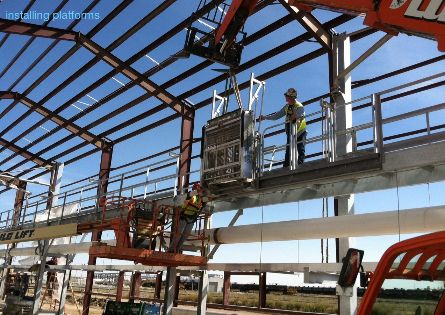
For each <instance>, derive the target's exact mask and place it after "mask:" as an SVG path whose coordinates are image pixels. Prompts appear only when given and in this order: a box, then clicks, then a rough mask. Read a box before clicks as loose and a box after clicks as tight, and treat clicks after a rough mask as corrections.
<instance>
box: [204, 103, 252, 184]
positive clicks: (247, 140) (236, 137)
mask: <svg viewBox="0 0 445 315" xmlns="http://www.w3.org/2000/svg"><path fill="white" fill-rule="evenodd" d="M254 116H255V115H254V113H253V111H252V110H244V109H237V110H234V111H232V112H229V113H225V114H223V115H221V116H218V117H215V118H213V119H211V120H209V121H208V122H207V124H206V125H205V126H204V127H203V132H202V135H203V137H202V143H201V159H202V163H201V183H202V184H203V185H204V186H205V187H207V188H208V189H210V190H211V191H215V190H217V188H218V186H219V185H221V184H224V186H225V187H227V186H237V185H243V184H245V183H250V182H252V180H253V179H254V169H255V165H254V164H255V157H254V141H255V137H254V135H255V130H254V123H255V117H254ZM231 184H232V185H231Z"/></svg>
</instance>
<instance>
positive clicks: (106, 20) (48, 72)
mask: <svg viewBox="0 0 445 315" xmlns="http://www.w3.org/2000/svg"><path fill="white" fill-rule="evenodd" d="M130 4H131V2H130V1H123V2H121V3H120V4H119V5H118V6H117V7H115V8H114V9H113V10H112V11H111V12H110V13H109V14H108V15H107V16H106V17H105V18H104V19H102V20H101V21H100V22H99V23H98V24H97V25H96V26H95V27H94V28H93V29H92V30H91V31H89V32H88V34H87V36H89V37H93V36H94V35H96V34H97V33H98V32H99V31H100V30H101V29H102V28H104V27H105V26H106V25H107V24H108V23H109V22H110V21H111V20H113V19H114V18H115V17H116V16H117V15H118V14H119V13H120V12H121V11H122V10H124V9H125V8H126V7H127V6H129V5H130ZM90 7H91V6H89V8H90ZM74 25H76V24H75V23H74V22H73V23H71V25H70V26H72V27H74ZM58 41H59V40H56V41H55V42H53V43H52V44H51V45H50V46H49V47H48V48H47V49H46V50H45V51H44V52H43V53H42V54H41V55H40V56H39V57H38V58H37V59H36V60H35V61H34V62H33V64H32V65H31V66H29V67H28V68H27V70H26V71H25V72H24V73H23V74H22V75H21V76H20V77H19V78H18V79H17V80H16V81H15V82H14V84H13V86H15V85H17V84H18V82H20V81H21V80H22V79H23V78H24V77H25V75H26V74H27V73H29V71H31V70H32V69H33V67H34V66H35V64H37V62H40V61H41V60H42V59H43V58H44V56H46V55H47V54H48V53H49V51H50V50H51V49H52V48H54V46H55V45H56V44H57V43H58ZM79 48H80V47H79V46H77V45H76V46H74V47H71V48H70V50H68V51H67V52H66V53H65V54H63V56H61V57H60V58H59V59H58V60H57V61H56V62H55V63H54V64H53V65H52V66H51V67H49V68H48V69H47V70H46V71H45V72H44V73H43V74H42V75H41V76H40V77H39V78H37V79H36V80H35V81H34V82H33V83H32V84H31V85H30V86H29V87H28V88H27V89H26V90H25V91H24V92H22V94H23V95H28V94H29V93H31V92H32V91H33V90H34V89H35V88H36V87H37V86H38V85H39V84H40V83H42V82H43V81H44V80H45V79H46V78H48V77H49V76H50V75H51V74H52V73H53V72H54V71H56V70H57V68H59V67H60V66H61V65H62V64H63V63H64V62H65V61H67V60H68V59H69V58H70V57H71V56H72V55H74V54H75V53H76V52H77V50H78V49H79ZM12 88H13V87H10V89H12ZM58 88H60V86H59V87H57V88H56V89H58ZM56 89H54V90H53V91H52V92H54V91H55V90H56ZM61 89H62V88H60V90H61ZM48 99H49V98H48ZM48 99H47V100H48ZM47 100H43V99H42V100H41V101H40V102H41V103H42V104H44V103H46V101H47ZM15 104H17V103H15V102H14V103H12V104H11V105H9V106H8V107H7V108H5V109H4V110H3V111H2V112H1V113H0V119H1V118H2V117H4V116H5V115H6V114H7V113H8V112H9V111H10V110H11V109H12V108H13V107H14V105H15ZM29 113H30V112H27V113H25V114H23V115H22V116H21V117H19V118H18V119H17V120H16V121H15V122H14V123H12V124H10V125H9V126H8V128H6V129H5V130H4V131H2V132H1V133H0V136H1V135H3V134H4V132H7V131H8V130H10V129H11V127H14V126H16V125H17V123H18V122H19V121H20V120H22V119H23V118H24V117H26V115H29ZM42 123H44V122H42Z"/></svg>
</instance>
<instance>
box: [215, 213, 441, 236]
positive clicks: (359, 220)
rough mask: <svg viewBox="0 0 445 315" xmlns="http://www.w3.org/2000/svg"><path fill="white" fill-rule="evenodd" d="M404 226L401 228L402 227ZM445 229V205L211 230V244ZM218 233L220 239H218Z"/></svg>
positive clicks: (392, 233)
mask: <svg viewBox="0 0 445 315" xmlns="http://www.w3.org/2000/svg"><path fill="white" fill-rule="evenodd" d="M399 223H400V228H399ZM440 230H445V206H437V207H428V208H415V209H410V210H402V211H400V215H399V212H398V211H397V210H396V211H388V212H378V213H366V214H355V215H346V216H340V217H329V218H318V219H305V220H294V221H285V222H272V223H264V224H251V225H242V226H234V227H223V228H219V229H213V230H209V231H208V235H209V236H210V244H217V243H221V244H237V243H253V242H273V241H291V240H309V239H322V238H342V237H362V236H378V235H394V234H396V235H397V234H399V233H400V234H407V233H425V232H434V231H440ZM215 234H216V237H215Z"/></svg>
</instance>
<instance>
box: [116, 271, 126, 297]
mask: <svg viewBox="0 0 445 315" xmlns="http://www.w3.org/2000/svg"><path fill="white" fill-rule="evenodd" d="M124 279H125V271H119V276H118V277H117V283H116V301H117V302H120V301H121V300H122V291H123V289H124Z"/></svg>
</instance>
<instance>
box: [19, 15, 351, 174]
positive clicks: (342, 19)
mask: <svg viewBox="0 0 445 315" xmlns="http://www.w3.org/2000/svg"><path fill="white" fill-rule="evenodd" d="M352 18H353V17H349V16H346V15H343V16H340V17H338V18H335V19H333V20H332V21H330V22H327V23H325V27H335V26H336V25H340V24H342V23H344V22H346V21H349V20H350V19H352ZM310 37H311V34H309V33H305V34H302V35H300V36H298V37H297V39H294V40H291V41H290V42H291V43H292V44H293V45H292V46H291V44H289V42H288V43H285V44H283V45H285V47H287V48H285V47H281V46H280V48H279V49H278V50H276V49H273V51H274V52H275V54H278V53H279V52H282V51H284V50H286V49H288V48H290V47H293V46H295V45H297V44H299V43H302V42H304V41H305V40H307V39H309V38H310ZM289 46H290V47H289ZM283 49H284V50H283ZM323 54H324V49H319V50H317V51H315V53H314V52H313V53H310V54H308V55H306V56H304V58H298V59H297V60H294V61H291V62H289V63H287V64H285V65H283V66H280V67H279V68H277V69H274V70H271V71H269V72H268V73H266V74H265V76H264V78H262V79H261V80H265V79H267V78H270V77H273V76H275V75H277V74H279V73H281V72H284V71H287V70H289V69H290V68H293V67H296V66H298V65H300V64H302V63H304V62H306V61H308V60H311V59H313V58H316V57H319V56H321V55H323ZM272 56H274V54H272V53H270V52H267V53H265V54H263V55H262V57H261V58H258V57H257V58H254V59H255V61H256V62H254V63H253V62H251V61H248V62H247V63H246V64H244V65H241V66H240V71H241V69H243V68H246V69H247V67H251V66H253V65H255V64H256V63H259V62H262V61H264V60H266V59H268V58H270V57H272ZM224 79H225V75H220V76H218V77H216V78H215V79H213V80H210V81H209V82H208V83H205V84H201V85H199V86H198V87H196V88H194V89H192V90H191V91H189V92H186V93H184V94H181V95H180V97H182V98H186V97H188V96H189V95H193V94H194V93H198V92H200V91H202V90H205V89H207V88H208V87H210V86H212V85H214V84H216V83H218V82H220V81H223V80H224ZM248 85H249V82H245V83H243V84H241V85H240V88H241V89H244V88H246V87H248ZM210 102H211V99H210V98H209V99H206V100H204V101H202V102H200V103H198V104H196V105H195V106H196V108H202V107H204V106H205V105H207V104H210ZM162 109H164V105H163V104H160V105H158V106H157V107H155V108H153V109H150V110H149V111H147V112H145V113H143V114H141V115H139V116H138V117H137V118H138V119H143V118H145V117H148V116H150V115H153V114H154V113H156V112H158V111H160V110H162ZM179 117H180V115H179V114H173V115H170V116H168V117H166V118H164V119H162V120H160V121H158V122H155V123H152V124H150V125H148V126H145V127H143V128H141V129H139V130H137V131H134V132H131V133H129V134H127V135H125V136H122V137H120V138H119V139H116V140H115V143H118V142H122V141H125V140H128V139H130V138H132V137H134V136H136V135H138V134H140V133H142V132H146V131H148V130H151V129H153V128H155V127H158V126H160V125H162V124H165V123H167V122H170V121H172V120H174V119H176V118H179ZM134 120H135V118H133V119H132V121H134ZM134 122H135V121H134ZM124 126H128V122H125V123H123V124H121V125H119V126H116V127H114V128H112V129H111V131H112V132H116V131H117V130H119V129H121V128H124ZM111 131H107V132H104V133H102V134H101V135H109V133H111ZM82 146H84V144H79V145H77V146H75V147H74V148H71V149H69V150H67V151H65V152H63V153H61V154H59V155H57V157H61V156H63V155H64V154H68V153H71V152H74V151H75V150H77V149H79V148H81V147H82ZM94 152H97V150H94V149H93V150H90V151H88V152H86V153H84V154H82V155H81V156H78V157H75V158H73V159H72V160H70V161H67V162H66V163H67V164H69V163H71V162H74V161H76V160H79V159H80V158H83V157H85V156H88V155H90V154H93V153H94ZM19 164H20V163H19ZM15 167H17V165H16V166H15Z"/></svg>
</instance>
